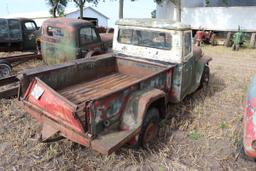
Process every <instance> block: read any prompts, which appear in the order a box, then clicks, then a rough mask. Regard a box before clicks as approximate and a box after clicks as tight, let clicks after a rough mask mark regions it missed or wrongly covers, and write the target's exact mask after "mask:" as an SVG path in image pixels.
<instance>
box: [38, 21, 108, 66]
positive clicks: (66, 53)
mask: <svg viewBox="0 0 256 171" xmlns="http://www.w3.org/2000/svg"><path fill="white" fill-rule="evenodd" d="M83 28H91V33H90V35H87V34H88V33H86V34H85V33H84V34H82V35H80V30H81V29H83ZM93 32H95V34H96V35H94V34H93ZM93 36H95V37H93ZM92 37H93V38H92ZM81 38H83V39H85V41H86V42H84V43H83V44H82V43H81V42H80V41H81ZM86 38H87V39H86ZM90 38H91V39H90ZM104 38H105V39H106V41H107V42H105V40H104V41H102V39H101V37H100V35H99V33H98V31H97V29H96V27H95V26H94V25H93V24H92V23H91V22H88V21H85V20H78V19H67V18H55V19H48V20H46V21H45V22H44V23H43V25H42V36H41V52H42V57H43V59H44V61H45V62H46V63H47V64H59V63H63V62H67V61H70V60H74V59H78V58H83V57H85V56H86V55H87V53H88V52H91V53H92V54H91V55H92V56H93V55H94V52H95V54H103V53H105V52H106V51H107V50H108V48H109V47H108V46H107V45H106V46H105V43H106V44H109V42H110V40H112V37H111V36H109V35H108V36H105V37H104ZM109 39H110V40H109Z"/></svg>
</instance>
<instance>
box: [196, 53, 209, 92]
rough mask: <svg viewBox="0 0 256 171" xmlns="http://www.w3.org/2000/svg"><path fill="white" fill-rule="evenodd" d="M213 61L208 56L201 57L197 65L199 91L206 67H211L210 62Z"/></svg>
mask: <svg viewBox="0 0 256 171" xmlns="http://www.w3.org/2000/svg"><path fill="white" fill-rule="evenodd" d="M211 60H212V58H211V57H208V56H203V57H201V58H200V59H199V60H198V61H197V64H196V65H195V67H196V80H195V81H196V85H197V86H196V88H195V89H197V88H198V87H199V86H200V82H201V79H202V76H203V72H204V68H205V66H208V65H209V62H210V61H211Z"/></svg>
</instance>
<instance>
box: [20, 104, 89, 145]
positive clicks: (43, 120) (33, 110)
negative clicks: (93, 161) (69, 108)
mask: <svg viewBox="0 0 256 171" xmlns="http://www.w3.org/2000/svg"><path fill="white" fill-rule="evenodd" d="M23 104H24V106H25V110H26V111H27V112H28V113H29V114H31V116H33V117H34V118H35V119H36V120H37V121H38V122H39V123H40V124H42V125H44V124H47V125H50V126H51V127H52V128H54V129H56V130H58V131H59V132H60V133H61V135H63V136H64V137H66V138H67V139H69V140H71V141H74V142H76V143H78V144H81V145H84V146H86V147H90V141H91V139H90V138H89V137H88V136H86V135H84V134H81V133H79V132H77V131H76V130H74V129H72V128H71V127H70V126H69V125H67V124H65V123H63V122H62V121H61V120H55V119H53V118H51V117H50V115H49V114H48V113H47V112H44V111H43V110H41V109H40V108H38V107H37V106H35V105H33V104H31V103H29V102H27V101H23Z"/></svg>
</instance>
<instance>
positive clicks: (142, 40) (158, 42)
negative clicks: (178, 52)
mask: <svg viewBox="0 0 256 171" xmlns="http://www.w3.org/2000/svg"><path fill="white" fill-rule="evenodd" d="M118 42H119V43H123V44H131V45H136V46H144V47H150V48H156V49H163V50H170V49H171V48H172V36H171V34H170V33H167V32H161V31H151V30H136V29H119V33H118Z"/></svg>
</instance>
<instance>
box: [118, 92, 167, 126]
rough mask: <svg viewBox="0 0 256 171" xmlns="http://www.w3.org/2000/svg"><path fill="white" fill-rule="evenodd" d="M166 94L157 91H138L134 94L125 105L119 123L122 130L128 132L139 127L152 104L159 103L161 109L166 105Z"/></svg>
mask: <svg viewBox="0 0 256 171" xmlns="http://www.w3.org/2000/svg"><path fill="white" fill-rule="evenodd" d="M165 98H166V94H165V92H163V91H162V90H159V89H149V90H140V91H137V92H134V93H133V94H132V95H131V96H130V98H129V101H128V104H127V105H126V107H125V109H124V112H123V115H122V121H121V129H122V130H130V129H133V128H135V127H138V126H141V124H142V122H143V119H144V116H145V113H146V112H147V110H148V109H149V108H150V107H151V105H152V104H154V103H155V102H157V101H159V102H161V103H163V104H161V106H162V107H165V105H166V100H165Z"/></svg>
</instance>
